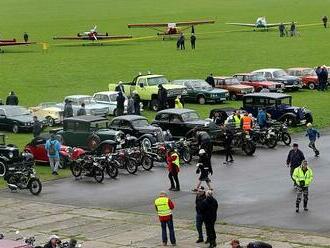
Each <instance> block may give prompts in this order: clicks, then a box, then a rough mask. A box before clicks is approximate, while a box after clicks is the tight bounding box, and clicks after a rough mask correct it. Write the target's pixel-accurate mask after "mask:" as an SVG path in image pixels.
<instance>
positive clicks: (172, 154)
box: [166, 146, 180, 191]
mask: <svg viewBox="0 0 330 248" xmlns="http://www.w3.org/2000/svg"><path fill="white" fill-rule="evenodd" d="M166 162H167V168H168V172H169V173H168V178H169V179H170V183H171V187H170V188H169V190H172V191H180V182H179V177H178V174H179V171H180V159H179V154H178V153H177V152H176V151H175V150H174V148H173V146H168V152H167V156H166ZM174 182H175V183H174Z"/></svg>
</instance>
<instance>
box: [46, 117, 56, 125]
mask: <svg viewBox="0 0 330 248" xmlns="http://www.w3.org/2000/svg"><path fill="white" fill-rule="evenodd" d="M46 121H47V124H48V126H50V127H53V126H54V125H55V120H54V119H53V118H52V117H50V116H47V117H46Z"/></svg>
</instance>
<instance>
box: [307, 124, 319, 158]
mask: <svg viewBox="0 0 330 248" xmlns="http://www.w3.org/2000/svg"><path fill="white" fill-rule="evenodd" d="M312 126H313V125H312V123H307V133H306V136H308V138H309V144H308V147H310V148H312V149H313V151H314V152H315V156H316V157H317V156H319V155H320V152H319V150H317V149H316V146H315V141H316V138H320V133H319V132H318V131H317V130H316V129H315V128H313V127H312Z"/></svg>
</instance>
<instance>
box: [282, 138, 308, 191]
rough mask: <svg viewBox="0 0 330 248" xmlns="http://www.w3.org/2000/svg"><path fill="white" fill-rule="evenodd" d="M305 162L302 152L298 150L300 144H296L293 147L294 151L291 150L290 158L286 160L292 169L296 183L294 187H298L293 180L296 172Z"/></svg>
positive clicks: (291, 173)
mask: <svg viewBox="0 0 330 248" xmlns="http://www.w3.org/2000/svg"><path fill="white" fill-rule="evenodd" d="M304 160H305V156H304V154H303V152H302V151H301V150H299V149H298V144H297V143H294V144H293V145H292V150H290V152H289V154H288V157H287V159H286V164H287V166H288V167H290V176H291V179H292V181H293V183H294V186H296V182H295V180H294V179H293V178H292V175H293V172H294V170H295V169H296V168H297V167H299V166H300V165H301V163H302V161H304Z"/></svg>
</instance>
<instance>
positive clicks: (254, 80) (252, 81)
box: [234, 73, 284, 92]
mask: <svg viewBox="0 0 330 248" xmlns="http://www.w3.org/2000/svg"><path fill="white" fill-rule="evenodd" d="M234 77H235V78H237V79H238V80H239V81H240V83H241V84H244V85H249V86H253V87H254V91H255V92H260V91H261V90H262V89H263V88H267V89H269V91H270V92H282V91H283V89H284V84H282V83H278V82H274V81H267V79H266V78H264V77H263V76H261V75H258V74H253V73H238V74H235V75H234Z"/></svg>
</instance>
